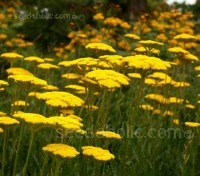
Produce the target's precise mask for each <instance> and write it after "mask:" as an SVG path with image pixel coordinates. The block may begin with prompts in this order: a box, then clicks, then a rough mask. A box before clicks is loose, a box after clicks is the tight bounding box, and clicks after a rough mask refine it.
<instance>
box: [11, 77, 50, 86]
mask: <svg viewBox="0 0 200 176" xmlns="http://www.w3.org/2000/svg"><path fill="white" fill-rule="evenodd" d="M8 79H12V80H14V81H15V82H19V83H20V82H21V83H29V84H31V85H37V86H46V85H47V82H46V81H45V80H42V79H39V78H37V77H35V76H29V75H10V76H8Z"/></svg>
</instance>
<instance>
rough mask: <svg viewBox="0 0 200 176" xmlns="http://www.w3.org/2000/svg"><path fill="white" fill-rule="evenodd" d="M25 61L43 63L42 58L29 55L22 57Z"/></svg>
mask: <svg viewBox="0 0 200 176" xmlns="http://www.w3.org/2000/svg"><path fill="white" fill-rule="evenodd" d="M24 60H25V61H27V62H35V63H43V62H44V59H42V58H40V57H37V56H29V57H25V58H24Z"/></svg>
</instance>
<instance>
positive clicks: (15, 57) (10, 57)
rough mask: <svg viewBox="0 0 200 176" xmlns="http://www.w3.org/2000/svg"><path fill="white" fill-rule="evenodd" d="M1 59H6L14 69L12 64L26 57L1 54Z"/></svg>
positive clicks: (14, 54)
mask: <svg viewBox="0 0 200 176" xmlns="http://www.w3.org/2000/svg"><path fill="white" fill-rule="evenodd" d="M1 58H3V59H6V60H7V61H8V62H10V63H11V67H12V64H13V63H14V62H16V61H18V60H19V59H23V58H24V56H22V55H20V54H17V53H3V54H1Z"/></svg>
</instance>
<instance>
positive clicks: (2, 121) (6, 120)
mask: <svg viewBox="0 0 200 176" xmlns="http://www.w3.org/2000/svg"><path fill="white" fill-rule="evenodd" d="M17 124H19V121H18V120H16V119H13V118H11V117H8V116H1V117H0V125H2V126H10V125H17Z"/></svg>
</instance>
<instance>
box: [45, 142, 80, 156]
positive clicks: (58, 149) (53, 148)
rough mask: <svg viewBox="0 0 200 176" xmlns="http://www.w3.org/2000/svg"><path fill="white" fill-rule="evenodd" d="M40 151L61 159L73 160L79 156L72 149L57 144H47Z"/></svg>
mask: <svg viewBox="0 0 200 176" xmlns="http://www.w3.org/2000/svg"><path fill="white" fill-rule="evenodd" d="M42 150H43V151H44V152H49V153H51V154H53V155H56V156H59V157H62V158H74V157H76V156H77V155H79V152H78V151H77V150H76V149H75V148H74V147H71V146H69V145H66V144H59V143H58V144H57V143H54V144H48V145H47V146H45V147H43V148H42Z"/></svg>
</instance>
